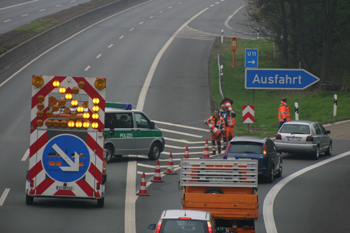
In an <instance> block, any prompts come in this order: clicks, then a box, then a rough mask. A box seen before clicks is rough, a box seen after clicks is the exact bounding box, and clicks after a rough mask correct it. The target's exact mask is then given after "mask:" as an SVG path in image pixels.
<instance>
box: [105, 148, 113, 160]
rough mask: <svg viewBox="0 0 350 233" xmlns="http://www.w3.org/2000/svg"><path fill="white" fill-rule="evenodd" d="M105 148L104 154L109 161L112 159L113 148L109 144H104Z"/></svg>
mask: <svg viewBox="0 0 350 233" xmlns="http://www.w3.org/2000/svg"><path fill="white" fill-rule="evenodd" d="M105 149H106V150H107V155H106V161H107V163H109V162H110V161H111V160H112V157H113V152H112V151H113V148H112V146H110V145H107V146H105Z"/></svg>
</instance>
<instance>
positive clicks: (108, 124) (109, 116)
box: [105, 113, 118, 129]
mask: <svg viewBox="0 0 350 233" xmlns="http://www.w3.org/2000/svg"><path fill="white" fill-rule="evenodd" d="M117 127H118V126H117V120H116V118H115V114H114V113H106V117H105V128H110V129H114V128H117Z"/></svg>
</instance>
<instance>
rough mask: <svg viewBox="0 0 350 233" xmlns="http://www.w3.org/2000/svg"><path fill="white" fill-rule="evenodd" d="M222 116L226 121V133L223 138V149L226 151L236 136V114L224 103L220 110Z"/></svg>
mask: <svg viewBox="0 0 350 233" xmlns="http://www.w3.org/2000/svg"><path fill="white" fill-rule="evenodd" d="M220 116H221V117H222V118H223V119H224V121H225V125H224V128H225V131H224V132H223V133H222V137H223V143H222V144H223V145H222V149H223V150H226V147H227V143H229V142H230V141H231V139H232V138H233V136H234V135H235V133H234V131H233V130H234V126H235V125H236V120H235V117H236V113H235V112H234V111H233V110H232V113H231V112H230V111H229V110H228V108H227V106H226V104H224V103H222V104H221V109H220Z"/></svg>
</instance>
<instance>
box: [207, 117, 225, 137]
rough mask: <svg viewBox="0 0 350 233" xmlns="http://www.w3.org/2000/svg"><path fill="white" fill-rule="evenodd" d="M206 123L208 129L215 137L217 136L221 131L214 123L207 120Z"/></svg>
mask: <svg viewBox="0 0 350 233" xmlns="http://www.w3.org/2000/svg"><path fill="white" fill-rule="evenodd" d="M206 124H207V125H208V126H209V128H210V130H211V131H212V132H213V133H214V134H215V137H219V136H220V135H221V134H222V131H221V130H220V129H218V128H216V127H215V126H214V125H212V124H210V123H209V122H208V121H207V122H206Z"/></svg>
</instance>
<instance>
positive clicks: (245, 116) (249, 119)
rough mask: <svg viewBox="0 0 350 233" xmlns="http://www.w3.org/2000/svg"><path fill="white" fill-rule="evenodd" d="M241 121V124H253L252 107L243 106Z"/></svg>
mask: <svg viewBox="0 0 350 233" xmlns="http://www.w3.org/2000/svg"><path fill="white" fill-rule="evenodd" d="M242 121H243V123H254V105H243V110H242Z"/></svg>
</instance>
